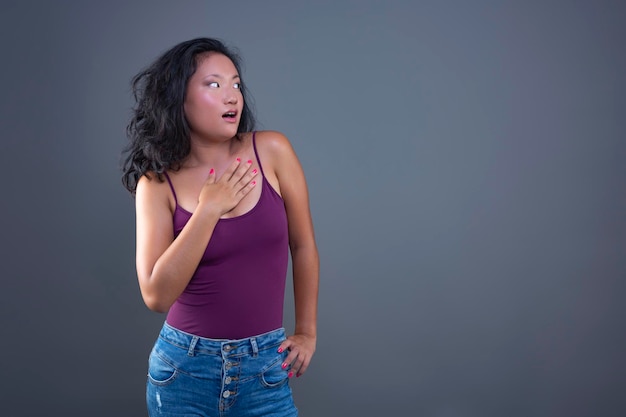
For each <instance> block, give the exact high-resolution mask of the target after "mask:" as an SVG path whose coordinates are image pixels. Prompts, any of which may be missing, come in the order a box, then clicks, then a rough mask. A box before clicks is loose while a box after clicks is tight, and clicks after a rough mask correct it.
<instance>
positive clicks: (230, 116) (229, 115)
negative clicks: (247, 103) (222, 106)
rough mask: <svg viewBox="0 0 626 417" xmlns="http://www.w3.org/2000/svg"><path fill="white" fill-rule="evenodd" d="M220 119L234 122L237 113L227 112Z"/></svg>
mask: <svg viewBox="0 0 626 417" xmlns="http://www.w3.org/2000/svg"><path fill="white" fill-rule="evenodd" d="M222 118H224V119H226V120H235V119H236V118H237V112H236V111H234V110H231V111H227V112H226V113H224V114H222Z"/></svg>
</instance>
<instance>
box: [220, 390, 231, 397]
mask: <svg viewBox="0 0 626 417" xmlns="http://www.w3.org/2000/svg"><path fill="white" fill-rule="evenodd" d="M222 397H224V398H228V397H230V391H224V393H223V394H222Z"/></svg>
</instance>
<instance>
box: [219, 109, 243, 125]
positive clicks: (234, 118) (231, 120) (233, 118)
mask: <svg viewBox="0 0 626 417" xmlns="http://www.w3.org/2000/svg"><path fill="white" fill-rule="evenodd" d="M226 113H233V114H234V116H225V115H226ZM238 116H239V112H238V111H237V109H230V110H226V111H225V112H224V113H222V119H224V120H225V121H226V122H228V123H237V117H238Z"/></svg>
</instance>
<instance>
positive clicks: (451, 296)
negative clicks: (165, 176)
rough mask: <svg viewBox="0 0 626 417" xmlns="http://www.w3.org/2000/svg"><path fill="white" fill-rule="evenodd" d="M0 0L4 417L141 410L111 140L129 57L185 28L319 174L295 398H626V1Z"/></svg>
mask: <svg viewBox="0 0 626 417" xmlns="http://www.w3.org/2000/svg"><path fill="white" fill-rule="evenodd" d="M0 4H1V5H0V34H1V36H0V45H1V48H2V49H1V50H2V66H1V69H0V72H1V81H0V83H1V84H0V86H1V94H0V97H1V99H0V100H1V101H0V105H1V113H0V114H1V116H2V118H1V125H0V135H2V140H1V152H0V158H1V159H0V162H1V164H2V165H1V167H2V175H1V178H2V180H1V181H0V184H1V188H0V190H1V192H2V213H1V217H0V219H1V220H0V221H1V223H0V226H1V227H2V237H3V239H2V240H3V247H2V251H1V259H0V261H1V265H2V281H1V282H2V284H1V285H2V288H1V291H0V320H1V322H0V326H1V334H2V336H1V343H0V346H1V347H0V352H1V355H0V360H1V372H2V378H1V382H0V384H1V386H0V396H1V399H0V407H1V410H2V411H0V413H1V414H2V415H3V416H38V415H65V416H87V415H88V416H111V415H115V416H141V415H145V411H144V409H145V407H144V384H145V372H146V361H147V356H148V353H149V350H150V348H151V345H152V343H153V341H154V338H155V336H156V334H157V332H158V329H159V327H160V325H161V322H162V320H163V318H164V317H163V316H162V315H159V314H156V313H152V312H150V311H148V310H147V309H146V308H145V306H144V305H143V303H142V301H141V297H140V294H139V291H138V286H137V280H136V276H135V271H134V206H133V200H132V199H131V197H130V195H129V194H128V193H127V192H126V191H125V190H124V189H123V188H122V185H121V183H120V171H119V165H118V164H119V154H120V150H121V148H122V147H123V146H124V144H125V143H126V138H125V133H124V128H125V125H126V122H127V120H128V116H129V109H130V106H131V104H132V102H131V97H130V94H129V80H130V78H131V77H132V76H133V75H134V74H135V73H136V72H137V71H139V70H140V69H141V68H142V67H143V66H144V65H146V64H147V63H148V62H150V61H151V60H152V59H154V58H155V57H156V56H157V55H158V54H160V53H161V52H163V51H164V50H165V49H167V48H169V47H170V46H172V45H174V44H175V43H178V42H180V41H183V40H187V39H189V38H192V37H196V36H214V37H219V38H222V39H224V40H225V41H227V42H228V43H229V44H230V45H234V46H236V47H238V48H239V50H240V52H241V53H242V55H243V57H244V62H245V65H244V76H245V79H246V81H247V83H248V85H249V87H250V88H251V91H252V93H253V96H254V99H255V103H256V108H257V110H258V115H259V119H260V121H261V122H262V124H261V126H260V127H261V128H266V129H275V130H279V131H282V132H284V133H285V134H287V136H288V137H290V138H291V140H292V142H293V145H294V147H295V149H296V151H297V152H298V154H299V156H300V158H301V161H302V164H303V166H304V169H305V171H306V174H307V177H308V180H309V184H310V193H311V204H312V212H313V216H314V221H315V226H316V233H317V240H318V244H319V249H320V255H321V265H322V268H321V272H322V273H321V291H320V300H319V301H320V311H319V343H318V351H317V354H316V356H315V357H314V361H313V363H312V365H311V368H310V371H309V372H308V373H307V374H306V376H305V377H303V378H301V379H297V380H294V381H293V385H292V387H293V389H294V395H295V397H296V401H297V403H298V406H299V408H300V411H301V415H302V416H303V417H310V416H329V417H330V416H393V415H411V416H428V417H460V416H462V417H466V416H467V417H470V416H507V417H510V416H568V417H574V416H624V415H626V399H625V397H624V396H623V394H624V390H625V388H626V384H625V382H626V381H625V376H624V374H625V371H626V363H625V362H626V361H625V357H624V354H625V348H626V336H625V332H624V330H625V327H624V325H625V321H626V320H625V319H626V315H625V314H624V308H623V297H624V294H625V291H624V290H625V281H624V278H625V276H626V260H625V259H626V257H625V255H626V253H625V249H626V221H625V217H624V214H625V209H626V194H625V187H624V185H625V180H626V164H625V163H624V159H625V157H626V141H625V137H626V122H625V119H626V99H625V97H626V80H625V75H624V74H625V73H626V53H625V48H624V39H626V25H625V24H624V22H625V21H626V6H625V5H624V4H625V3H624V2H619V1H530V2H527V1H517V2H512V1H488V0H476V1H472V2H468V1H460V0H459V1H414V2H408V1H407V2H402V1H387V2H383V1H374V0H367V1H316V2H312V1H311V2H300V1H247V2H244V1H233V2H208V1H206V2H205V1H130V2H122V1H119V2H115V1H113V2H111V1H109V2H93V1H55V2H43V1H20V2H18V1H3V2H2V3H0ZM291 312H292V301H291V299H290V297H287V301H286V321H285V324H286V326H287V327H288V328H290V327H291V326H292V324H293V320H292V318H291V314H290V313H291Z"/></svg>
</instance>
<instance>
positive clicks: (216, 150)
mask: <svg viewBox="0 0 626 417" xmlns="http://www.w3.org/2000/svg"><path fill="white" fill-rule="evenodd" d="M238 149H239V139H237V138H236V137H232V138H230V139H227V140H222V141H210V142H209V141H204V140H198V139H197V138H193V137H192V138H191V151H190V152H189V156H188V157H187V160H186V161H185V163H184V165H185V166H187V167H190V168H191V167H195V166H207V165H212V166H216V165H221V164H222V163H224V162H228V161H230V159H232V158H233V157H234V155H235V154H236V153H237V151H238Z"/></svg>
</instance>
